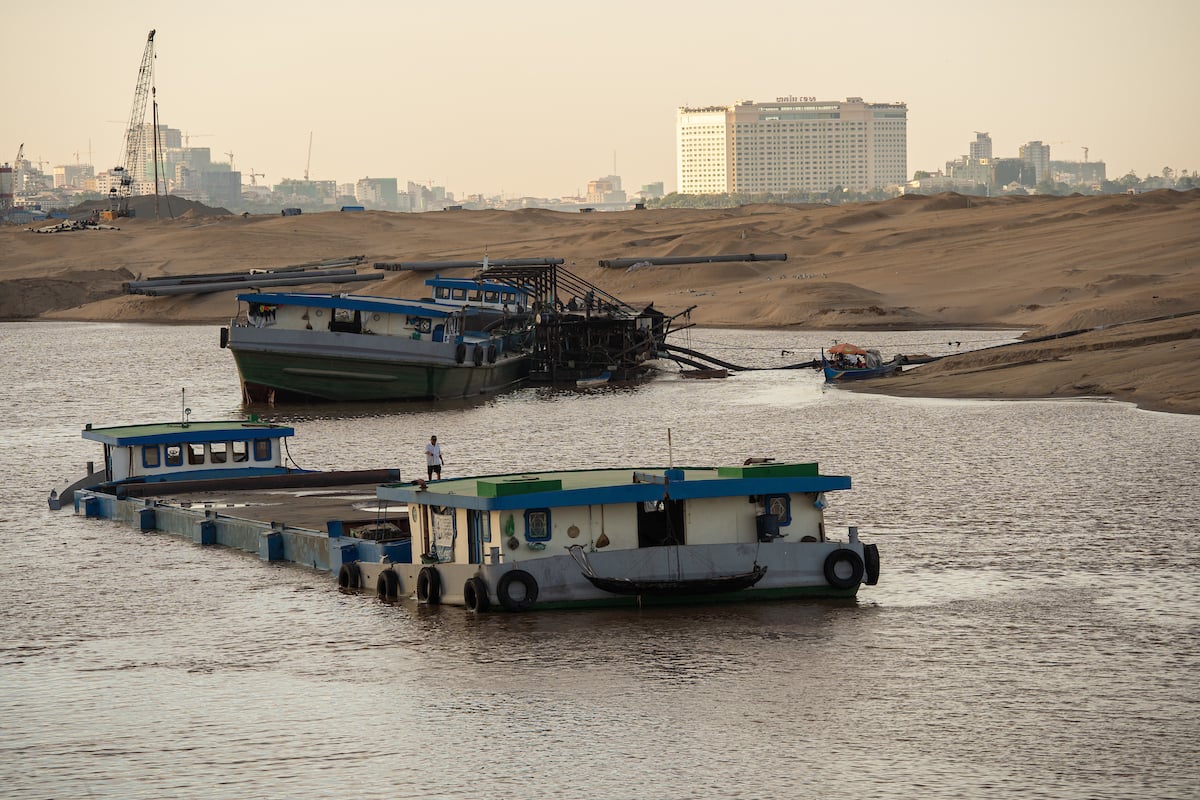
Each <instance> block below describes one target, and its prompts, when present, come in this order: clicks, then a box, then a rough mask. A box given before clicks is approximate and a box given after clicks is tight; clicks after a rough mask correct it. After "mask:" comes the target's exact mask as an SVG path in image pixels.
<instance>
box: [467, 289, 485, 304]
mask: <svg viewBox="0 0 1200 800" xmlns="http://www.w3.org/2000/svg"><path fill="white" fill-rule="evenodd" d="M467 299H468V300H470V301H471V302H472V303H478V302H479V301H480V300H482V299H483V292H481V291H479V290H478V289H472V290H471V291H469V292H467Z"/></svg>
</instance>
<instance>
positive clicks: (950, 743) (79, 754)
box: [0, 324, 1200, 798]
mask: <svg viewBox="0 0 1200 800" xmlns="http://www.w3.org/2000/svg"><path fill="white" fill-rule="evenodd" d="M992 335H993V336H995V335H997V334H992ZM1000 335H1002V334H1000ZM831 336H832V335H823V334H798V333H795V332H786V333H780V332H744V331H743V332H716V331H703V332H700V331H697V332H695V333H694V334H693V337H694V338H693V341H692V343H691V346H693V347H695V348H696V349H700V350H704V351H706V352H714V354H718V355H723V356H724V357H726V358H728V359H729V360H731V361H735V362H736V363H747V364H750V363H753V364H757V365H761V366H779V365H781V364H783V363H789V362H792V363H794V362H795V361H800V360H804V359H805V358H811V356H812V353H813V352H814V351H815V348H816V347H818V346H820V345H821V344H828V343H829V341H830V339H831ZM942 336H945V337H946V338H956V339H959V340H963V341H964V342H966V341H967V340H969V339H978V338H984V337H985V336H986V334H979V333H977V332H960V333H956V334H946V333H943V332H938V333H934V334H929V333H913V334H903V335H899V334H879V335H878V337H887V338H886V339H883V338H876V339H875V340H874V341H876V342H887V343H892V342H897V337H900V338H902V339H903V337H908V338H907V339H903V341H902V342H900V343H901V344H908V343H914V344H918V345H920V347H903V348H891V347H885V348H884V349H885V351H888V352H890V351H891V350H893V349H904V350H905V351H906V352H915V351H918V350H926V351H929V352H945V343H944V342H943V343H941V344H940V345H939V344H938V343H937V342H936V341H935V342H934V343H933V344H932V345H931V344H929V343H928V341H926V340H927V339H932V338H935V337H942ZM850 338H853V339H854V340H855V341H859V342H860V343H864V344H871V343H872V339H871V336H869V335H857V334H856V335H854V336H853V337H850ZM216 340H217V336H216V330H215V328H209V327H178V328H176V327H171V328H161V327H147V326H132V325H79V324H40V325H30V324H12V325H2V326H0V354H2V355H3V363H4V364H5V365H6V367H7V372H8V377H9V381H8V383H7V384H6V385H5V387H4V388H3V389H0V394H2V395H3V397H2V399H3V406H2V407H3V408H4V425H3V426H2V427H0V467H2V468H3V473H4V474H5V475H6V476H8V479H9V484H10V501H9V503H8V504H7V505H6V507H5V508H4V509H3V510H0V531H2V532H3V535H4V546H5V550H6V557H5V558H4V559H3V560H0V570H2V573H0V574H2V580H0V600H2V604H0V621H2V625H3V628H2V630H3V634H4V635H3V637H2V640H0V677H2V680H0V712H2V715H3V716H2V718H3V720H4V722H3V723H0V785H2V786H4V787H5V788H4V791H3V792H2V793H3V794H4V795H6V796H13V797H22V798H39V797H46V798H50V797H66V796H79V797H122V798H124V797H155V798H157V797H189V798H210V797H230V798H247V797H331V796H354V797H363V798H376V797H378V798H383V797H389V798H399V797H412V798H417V797H445V798H477V797H500V796H518V797H571V798H576V797H578V798H644V797H647V798H648V797H663V798H685V797H687V798H691V797H705V798H708V797H746V798H784V797H787V798H792V797H815V796H824V797H835V798H836V797H862V796H872V797H895V798H914V797H921V798H930V797H947V798H949V797H995V798H1013V797H1021V798H1040V797H1044V798H1085V797H1086V798H1117V797H1154V798H1175V797H1178V798H1183V797H1195V796H1196V791H1195V788H1194V787H1195V783H1196V779H1197V777H1198V776H1197V768H1196V764H1197V763H1200V747H1198V745H1197V742H1200V724H1198V723H1197V721H1196V720H1197V713H1196V711H1197V705H1198V702H1200V693H1198V691H1197V689H1196V686H1195V680H1196V675H1197V674H1198V672H1197V668H1198V667H1200V663H1198V661H1200V658H1198V655H1197V654H1198V653H1200V624H1198V613H1197V612H1198V609H1200V589H1198V588H1197V587H1198V583H1197V579H1196V577H1195V576H1196V575H1197V568H1198V567H1200V563H1198V562H1200V557H1198V556H1197V555H1196V554H1197V552H1198V545H1200V541H1198V538H1200V535H1198V534H1197V531H1198V530H1200V480H1198V479H1197V477H1196V474H1197V470H1196V463H1195V458H1196V456H1195V454H1196V452H1197V449H1198V448H1197V445H1200V420H1198V419H1197V418H1195V417H1183V416H1175V415H1165V414H1153V413H1145V412H1139V411H1136V410H1133V409H1131V408H1129V407H1126V406H1122V405H1118V404H1113V403H1100V402H1050V401H1039V402H1025V403H1011V402H954V401H916V400H897V399H891V398H882V397H872V396H866V395H855V394H851V393H848V392H844V391H839V390H826V389H824V388H823V386H822V384H821V382H820V379H819V376H818V374H817V373H815V372H812V371H808V370H796V371H778V370H772V371H764V372H750V373H741V374H738V375H736V376H735V377H733V378H730V379H728V380H724V381H685V380H681V379H679V378H678V377H675V376H664V377H661V378H658V379H656V380H654V381H651V382H648V383H643V384H638V385H633V386H606V387H600V388H597V389H591V390H586V391H551V390H545V389H525V390H521V391H518V392H514V393H511V394H508V395H504V396H502V397H498V398H489V399H485V400H480V401H472V402H464V403H459V404H454V405H453V406H452V407H450V408H448V409H443V410H439V411H435V410H431V409H430V408H429V407H427V406H422V405H391V406H371V407H364V406H304V407H298V408H293V409H289V410H282V409H281V410H273V409H269V408H256V409H249V410H251V411H256V412H258V413H260V414H262V415H263V416H264V417H267V418H270V419H273V420H279V421H286V422H293V423H295V424H296V427H297V431H298V433H297V437H296V439H295V441H293V442H292V443H291V452H292V455H293V457H294V459H295V460H296V461H297V462H298V463H300V464H301V465H302V466H305V467H322V468H324V467H338V466H341V467H357V466H363V467H382V466H396V467H399V468H400V469H401V470H402V471H403V472H404V473H406V474H408V475H415V474H418V473H419V471H420V470H421V464H422V460H421V453H422V450H421V448H422V446H423V443H424V442H425V441H426V440H427V439H428V437H429V435H430V434H432V433H436V434H437V435H438V439H439V441H442V442H444V443H445V446H446V451H447V461H448V469H449V471H450V472H449V474H454V475H461V474H471V473H485V472H501V471H509V470H537V469H539V468H557V467H568V468H569V467H587V466H592V465H606V466H618V465H625V464H629V463H636V464H645V465H666V464H668V463H675V464H707V463H713V462H730V461H740V460H742V459H743V458H745V457H746V456H748V455H761V456H774V457H776V458H779V459H809V460H818V461H819V462H820V463H821V467H822V470H823V471H825V472H828V473H835V474H837V473H841V474H848V475H851V476H852V477H853V481H854V489H853V490H852V491H850V492H846V493H842V494H840V495H838V496H837V497H835V498H834V502H833V504H832V506H831V509H830V512H829V516H830V522H831V526H833V527H839V526H840V527H841V528H842V529H843V530H844V526H845V525H849V524H856V525H858V526H860V529H861V531H862V535H863V537H864V539H866V540H868V541H874V542H877V543H878V544H879V545H880V550H881V555H882V557H883V574H882V577H881V580H880V584H879V585H878V586H874V587H864V589H863V591H862V593H861V594H860V596H859V600H858V602H857V603H850V604H846V603H773V604H761V605H746V606H740V607H738V606H733V607H720V608H682V609H654V610H646V611H640V612H625V611H621V612H613V611H585V612H570V613H544V614H531V615H520V616H517V615H504V614H489V615H484V616H481V617H472V616H470V615H468V614H465V613H463V612H462V611H461V609H453V608H425V607H418V606H416V605H412V604H408V603H400V604H396V605H387V604H382V603H379V602H378V601H376V600H374V599H372V598H370V597H366V596H359V595H350V594H341V593H339V592H338V591H337V590H336V587H335V585H334V581H333V580H332V579H331V578H330V577H329V576H327V575H323V574H318V573H314V572H311V571H308V570H304V569H300V568H297V567H291V566H285V565H264V564H262V563H261V562H259V561H258V560H257V559H256V558H253V557H251V556H248V555H245V554H241V553H235V552H232V551H228V550H224V549H201V548H198V547H195V546H193V545H191V544H189V543H187V542H184V541H182V540H179V539H175V538H170V537H165V536H161V535H145V534H141V533H139V532H137V531H134V530H132V529H129V528H125V527H122V526H121V525H118V524H116V523H110V522H97V521H87V520H83V519H79V518H76V517H73V516H71V515H69V514H66V513H62V512H60V513H58V514H51V513H50V512H48V511H45V510H44V508H45V501H44V497H45V493H46V492H47V491H48V490H49V488H50V487H51V486H59V487H61V486H62V485H65V484H66V483H67V482H69V480H72V479H74V477H76V475H77V474H78V473H79V471H80V470H81V468H82V462H83V461H85V460H88V459H93V460H95V459H97V458H98V452H97V451H93V449H91V448H92V447H94V445H92V444H91V443H88V442H84V441H83V440H82V439H81V438H80V437H79V429H80V428H82V427H83V424H84V423H86V422H89V421H90V422H94V423H95V424H97V425H107V424H119V423H123V422H136V421H142V420H146V419H160V418H170V419H174V418H177V417H178V415H179V412H180V396H179V390H180V389H181V388H184V387H186V388H187V390H188V394H187V404H188V405H189V406H190V407H191V408H192V409H193V412H194V413H193V415H192V418H193V419H216V418H222V417H227V416H229V415H234V414H240V413H242V412H243V411H244V409H242V408H241V406H240V405H239V404H238V398H239V393H238V389H237V378H236V373H235V371H234V368H233V365H232V360H231V359H230V357H229V355H228V353H226V352H224V351H221V350H220V349H218V348H217V346H216ZM722 342H734V343H736V344H738V345H740V346H741V348H742V349H738V350H733V351H730V352H725V353H717V352H715V350H716V345H717V344H718V343H722ZM939 346H940V347H942V349H941V350H940V351H939V350H937V347H939ZM789 349H790V350H792V351H793V352H794V355H793V356H791V357H789V356H787V355H785V354H782V353H780V352H779V351H782V350H789ZM735 354H736V355H735ZM738 356H740V358H739V357H738ZM668 429H670V431H671V436H670V441H669V443H668V437H667V430H668ZM31 442H32V443H33V444H34V447H32V448H31V447H30V446H29V445H30V443H31Z"/></svg>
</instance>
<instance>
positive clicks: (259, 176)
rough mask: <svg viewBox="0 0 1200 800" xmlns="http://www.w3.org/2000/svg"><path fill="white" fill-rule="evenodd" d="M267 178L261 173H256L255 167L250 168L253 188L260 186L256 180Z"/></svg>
mask: <svg viewBox="0 0 1200 800" xmlns="http://www.w3.org/2000/svg"><path fill="white" fill-rule="evenodd" d="M265 177H267V176H266V175H264V174H262V173H261V172H255V171H254V167H251V168H250V185H251V186H258V181H256V180H255V178H265Z"/></svg>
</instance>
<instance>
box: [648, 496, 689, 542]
mask: <svg viewBox="0 0 1200 800" xmlns="http://www.w3.org/2000/svg"><path fill="white" fill-rule="evenodd" d="M637 509H638V511H637V527H638V547H665V546H666V545H673V544H687V540H686V538H687V537H686V531H685V530H684V527H685V526H684V523H683V520H684V517H683V501H682V500H669V499H664V500H647V501H645V502H644V503H638V504H637Z"/></svg>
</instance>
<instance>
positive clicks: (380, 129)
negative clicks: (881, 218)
mask: <svg viewBox="0 0 1200 800" xmlns="http://www.w3.org/2000/svg"><path fill="white" fill-rule="evenodd" d="M2 20H3V30H4V36H3V42H4V44H3V45H2V48H3V62H4V64H5V68H4V69H3V71H0V163H2V162H5V161H11V160H12V159H13V157H14V156H15V155H16V152H17V147H18V146H19V145H20V144H21V143H22V142H24V143H25V156H26V157H27V158H30V159H31V160H35V161H37V160H44V161H45V162H46V165H45V166H46V169H49V168H50V167H51V166H53V165H57V164H64V163H73V162H74V161H75V158H76V156H75V153H79V160H80V161H85V162H86V161H87V160H88V152H89V150H90V152H91V153H92V162H93V163H94V164H95V165H96V167H97V169H106V168H109V167H111V166H115V165H116V164H117V163H119V161H120V159H121V153H120V150H121V139H122V134H123V127H124V124H125V121H126V120H127V119H128V117H129V112H130V107H131V106H132V103H133V95H134V86H135V84H136V81H137V71H138V65H139V63H140V60H141V56H142V50H143V49H144V47H145V41H146V35H147V34H148V33H149V31H150V29H151V28H154V29H157V35H156V37H155V42H156V50H157V53H158V59H157V62H156V67H155V75H156V84H157V90H158V91H157V97H158V103H159V120H160V122H161V123H162V124H165V125H169V126H170V127H173V128H179V129H181V130H183V131H185V132H187V133H189V134H190V135H191V139H190V142H191V144H192V145H193V146H203V147H209V148H211V149H212V152H213V156H214V160H221V161H224V160H227V158H226V156H224V155H220V154H222V153H227V152H233V154H234V166H235V168H236V169H240V170H241V171H242V172H243V173H244V174H247V173H249V172H250V171H251V169H253V171H255V172H258V173H264V174H265V178H259V179H258V180H259V182H260V183H261V182H263V181H266V182H268V183H275V182H278V181H279V180H281V179H283V178H301V177H303V175H304V171H305V165H306V163H307V162H308V158H309V156H308V150H309V134H310V132H311V134H312V158H311V166H310V167H309V177H310V178H312V179H314V180H317V179H319V180H337V181H338V182H339V183H341V182H350V181H354V180H357V179H359V178H363V177H397V178H399V179H400V180H401V181H405V180H414V181H418V182H422V183H425V182H430V181H432V182H434V183H436V184H439V185H443V186H445V187H446V188H447V189H449V190H450V191H452V192H454V193H455V194H457V195H458V196H460V197H461V196H463V195H465V194H468V193H475V192H482V193H484V194H501V193H502V194H504V195H506V196H520V195H537V196H549V197H556V196H559V195H565V194H575V193H577V192H580V191H582V190H585V189H586V186H587V181H588V180H589V179H593V178H597V177H601V176H603V175H608V174H611V173H613V171H614V169H615V171H616V174H618V175H620V176H621V177H622V179H623V183H624V187H625V188H626V189H627V190H636V189H637V188H639V187H640V186H641V185H642V184H646V183H650V182H653V181H663V182H664V184H665V185H666V188H667V190H668V191H670V190H672V189H674V188H675V184H676V175H675V127H674V126H675V113H676V109H677V108H678V107H679V106H681V105H712V104H727V103H733V102H736V101H737V100H756V101H764V100H773V99H774V98H775V97H777V96H780V95H800V96H815V97H817V98H818V99H822V100H839V99H844V98H846V97H848V96H861V97H863V98H864V99H866V100H868V101H876V102H891V101H903V102H906V103H907V104H908V173H909V175H910V176H911V174H912V173H913V171H914V170H917V169H929V170H935V169H939V168H941V167H943V166H944V163H945V162H946V160H948V159H951V158H955V157H957V156H959V155H963V154H965V153H967V151H968V143H969V142H970V141H971V140H973V139H974V138H975V134H974V132H975V131H988V132H990V133H991V136H992V140H993V142H994V148H995V155H996V156H998V157H1000V156H1015V155H1016V154H1017V148H1018V146H1019V145H1021V144H1022V143H1024V142H1026V141H1029V140H1032V139H1040V140H1042V141H1043V142H1047V143H1051V146H1052V157H1053V158H1058V159H1068V160H1075V159H1080V158H1082V149H1081V148H1082V147H1084V146H1086V147H1088V148H1089V159H1090V160H1093V161H1095V160H1103V161H1105V162H1107V165H1108V175H1109V176H1110V177H1119V176H1120V175H1123V174H1125V173H1126V172H1128V171H1130V170H1134V171H1136V172H1137V173H1138V174H1139V175H1141V176H1145V175H1146V174H1147V173H1155V174H1157V173H1160V172H1161V170H1162V168H1163V167H1164V166H1170V167H1172V168H1174V169H1176V170H1179V169H1188V170H1197V169H1200V88H1198V79H1200V0H1142V2H1136V3H1135V2H1119V1H1118V0H1009V1H1006V0H999V2H989V3H982V2H971V1H970V0H962V1H960V2H941V0H858V1H857V2H820V3H808V2H803V1H802V0H780V1H778V2H777V1H776V0H742V1H741V2H710V1H709V0H601V1H600V2H577V1H576V0H545V1H543V0H503V1H499V2H497V1H495V0H492V1H489V2H482V1H480V0H449V1H447V2H428V0H423V2H407V0H386V1H385V0H378V1H376V0H340V1H339V2H329V0H324V1H323V2H308V1H307V0H294V1H293V2H274V1H272V2H265V1H264V0H242V1H241V2H227V1H226V0H215V1H214V2H201V3H192V4H184V3H180V2H162V0H157V1H156V2H143V1H142V0H123V1H122V2H119V3H116V4H113V3H95V2H90V3H81V2H73V0H67V2H60V3H55V4H53V5H52V6H47V5H45V4H36V3H32V2H22V3H20V4H19V5H17V4H15V3H6V4H5V9H4V13H3V18H2ZM149 119H150V117H149V112H147V121H149ZM247 182H248V180H247Z"/></svg>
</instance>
